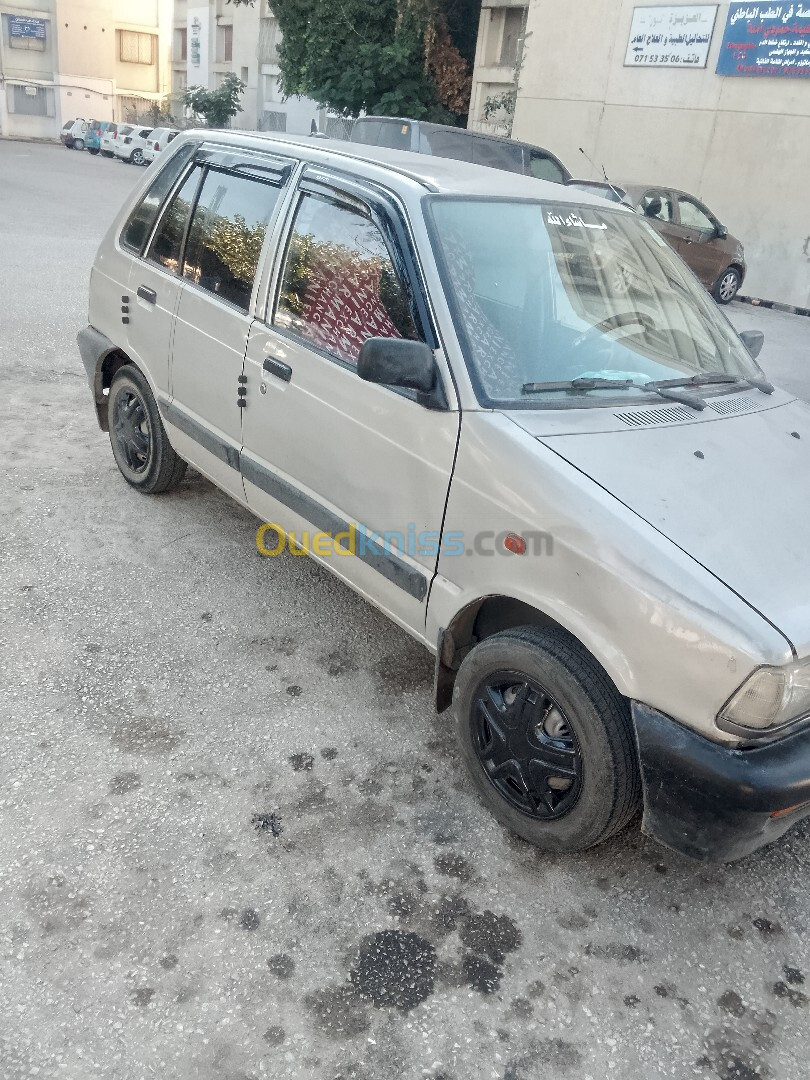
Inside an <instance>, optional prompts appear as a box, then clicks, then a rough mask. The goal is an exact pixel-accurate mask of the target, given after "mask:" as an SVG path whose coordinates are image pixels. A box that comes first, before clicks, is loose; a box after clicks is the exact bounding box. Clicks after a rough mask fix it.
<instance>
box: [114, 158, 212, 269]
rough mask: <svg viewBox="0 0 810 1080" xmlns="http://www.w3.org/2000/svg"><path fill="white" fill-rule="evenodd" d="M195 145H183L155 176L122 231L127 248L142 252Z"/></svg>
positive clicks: (138, 252)
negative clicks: (165, 201) (162, 207)
mask: <svg viewBox="0 0 810 1080" xmlns="http://www.w3.org/2000/svg"><path fill="white" fill-rule="evenodd" d="M196 148H197V147H196V144H195V143H193V142H189V143H186V145H185V146H181V147H180V149H179V150H178V151H177V152H176V153H174V154H172V156H171V157H170V158H169V160H168V161H167V162H166V164H165V165H164V166H163V168H162V169H161V170H160V172H159V173H158V175H157V176H156V177H155V180H154V183H153V184H152V185H151V187H150V188H149V190H148V191H147V192H146V194H145V195H144V197H143V198H142V199H141V201H140V202H139V203H138V205H137V206H136V207H135V209H134V210H133V212H132V214H131V215H130V218H129V220H128V221H127V223H126V225H125V226H124V230H123V232H122V233H121V243H122V244H123V246H124V247H125V248H128V249H129V250H130V251H133V252H136V253H137V254H138V255H140V253H141V251H142V250H143V246H144V244H145V243H146V241H147V239H148V237H149V234H150V233H151V231H152V226H153V225H154V224H155V222H156V221H157V216H158V214H159V213H160V208H161V206H162V205H163V202H164V200H165V199H166V196H167V195H168V194H169V192H170V191H171V189H172V188H173V187H174V185H175V182H176V181H177V179H178V178H179V176H180V174H181V173H182V171H183V169H184V168H185V167H186V165H187V164H188V163H189V161H190V160H191V158H192V157H193V156H194V151H195V150H196Z"/></svg>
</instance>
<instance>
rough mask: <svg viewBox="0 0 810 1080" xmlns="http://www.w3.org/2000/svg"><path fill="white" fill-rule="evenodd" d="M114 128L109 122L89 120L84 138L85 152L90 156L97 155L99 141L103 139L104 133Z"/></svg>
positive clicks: (99, 148)
mask: <svg viewBox="0 0 810 1080" xmlns="http://www.w3.org/2000/svg"><path fill="white" fill-rule="evenodd" d="M116 126H117V125H116V124H113V123H112V122H111V121H109V120H91V121H90V125H89V127H88V128H87V134H86V135H85V137H84V148H85V150H87V151H88V153H90V154H97V153H98V152H99V151H100V150H101V140H102V139H103V138H104V132H105V131H107V130H108V129H109V128H115V127H116Z"/></svg>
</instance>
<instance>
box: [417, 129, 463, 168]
mask: <svg viewBox="0 0 810 1080" xmlns="http://www.w3.org/2000/svg"><path fill="white" fill-rule="evenodd" d="M474 142H475V140H474V139H473V138H472V137H471V136H470V135H468V134H467V133H466V132H464V131H453V129H452V128H442V127H430V126H429V125H424V126H423V127H422V129H421V131H420V135H419V152H420V154H431V155H432V156H433V157H443V158H452V159H453V161H472V160H473V143H474Z"/></svg>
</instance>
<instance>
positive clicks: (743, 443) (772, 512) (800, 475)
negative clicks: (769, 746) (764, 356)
mask: <svg viewBox="0 0 810 1080" xmlns="http://www.w3.org/2000/svg"><path fill="white" fill-rule="evenodd" d="M765 402H766V399H764V398H763V405H765ZM595 411H596V412H603V410H601V409H599V410H595ZM707 412H708V410H707ZM510 415H511V417H512V419H513V420H515V422H516V423H518V424H520V426H521V427H523V428H525V429H526V430H527V431H528V432H529V433H530V434H533V435H535V437H537V438H538V439H539V440H540V441H541V442H542V443H543V444H544V445H545V446H547V447H548V448H549V449H551V450H553V451H555V452H556V453H557V454H559V455H560V456H561V457H562V458H564V459H565V460H566V461H568V462H570V463H571V465H573V466H574V467H575V468H577V469H579V470H580V471H581V472H582V473H584V474H585V475H587V476H589V477H591V479H593V480H594V481H596V483H597V484H599V485H600V486H601V487H603V488H605V489H606V490H607V491H609V492H610V493H611V494H612V495H614V496H615V497H616V498H617V499H619V500H620V501H621V502H622V503H624V504H625V505H626V506H627V507H629V508H630V509H631V510H633V511H634V512H635V513H636V514H638V516H639V517H641V518H643V519H644V520H645V521H647V522H649V524H650V525H652V526H653V527H654V528H655V529H657V530H658V531H659V532H661V533H663V535H664V536H666V537H668V538H669V539H670V540H671V541H672V542H673V543H674V544H676V545H677V546H678V547H679V548H681V549H682V550H683V551H685V552H686V553H687V554H688V555H690V556H691V557H692V558H693V559H695V560H696V561H697V562H699V563H700V564H701V565H702V566H704V567H705V568H706V569H707V570H708V571H709V572H710V573H712V574H713V575H714V576H715V577H717V578H719V579H720V580H721V581H723V582H724V583H725V584H726V585H728V587H729V588H730V589H733V590H734V592H735V593H737V594H738V595H739V596H740V597H742V599H743V600H745V601H746V602H747V603H748V604H750V605H751V606H752V607H754V608H755V609H756V610H757V611H758V612H760V614H762V615H763V616H764V617H765V618H766V619H767V620H768V621H769V622H771V623H772V624H773V625H774V626H775V627H776V628H777V629H779V630H780V631H781V632H782V634H784V636H785V637H787V639H788V640H789V641H790V642H791V643H792V645H793V647H794V649H795V650H796V653H797V654H798V655H799V656H800V657H802V656H805V655H808V654H810V407H808V406H807V405H805V404H803V403H802V402H799V401H796V400H793V401H789V402H788V403H786V404H783V405H781V406H779V407H767V406H766V407H764V408H763V409H762V410H761V411H757V412H752V413H749V414H748V415H744V416H730V417H722V418H721V417H718V416H715V417H714V418H713V419H711V420H709V419H706V420H702V421H701V422H697V423H689V422H686V423H670V424H661V425H655V424H653V425H651V426H648V427H635V428H629V429H625V430H622V431H617V430H608V431H604V430H603V431H597V432H593V431H591V432H587V431H583V432H582V433H571V429H570V427H569V433H567V434H560V435H553V434H549V433H548V427H546V428H545V431H543V432H542V433H541V430H538V427H539V425H540V424H542V423H543V421H542V420H540V419H539V414H538V413H534V412H522V413H511V414H510ZM558 415H559V414H558ZM697 415H698V414H695V416H696V417H697ZM700 416H701V417H703V416H704V414H700ZM533 427H534V428H535V430H532V428H533Z"/></svg>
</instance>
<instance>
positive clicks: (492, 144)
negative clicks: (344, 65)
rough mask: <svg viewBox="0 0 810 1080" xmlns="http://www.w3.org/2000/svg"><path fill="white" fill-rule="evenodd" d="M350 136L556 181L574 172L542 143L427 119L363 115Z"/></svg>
mask: <svg viewBox="0 0 810 1080" xmlns="http://www.w3.org/2000/svg"><path fill="white" fill-rule="evenodd" d="M349 138H350V141H351V142H355V143H365V144H366V145H367V146H387V147H389V148H390V149H392V150H410V151H412V152H413V153H416V154H430V155H432V156H433V157H444V158H453V159H454V160H455V161H469V162H472V163H473V164H474V165H486V166H488V167H489V168H490V169H501V170H502V171H504V172H514V173H523V174H524V175H525V176H534V177H536V178H537V179H538V180H551V181H552V183H555V184H564V183H565V182H566V180H568V179H569V178H570V176H571V174H570V173H569V171H568V170H567V169H566V167H565V166H564V165H563V163H562V162H561V161H560V160H559V158H557V157H555V156H554V154H552V153H551V151H550V150H544V149H543V147H541V146H532V145H531V144H530V143H522V142H516V141H515V140H514V139H503V138H500V137H499V136H497V135H483V134H481V133H480V132H478V131H468V130H467V129H466V128H458V127H451V126H450V125H447V124H428V123H426V122H425V121H424V120H408V119H405V118H404V117H392V116H361V117H360V118H359V119H358V120H355V122H354V124H353V126H352V132H351V135H350V137H349Z"/></svg>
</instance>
